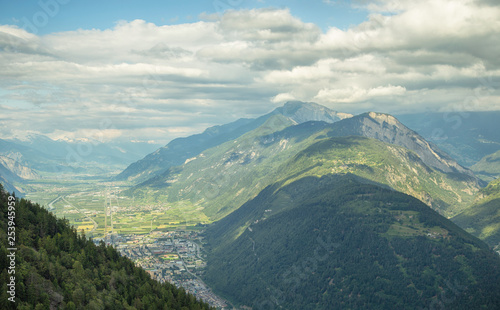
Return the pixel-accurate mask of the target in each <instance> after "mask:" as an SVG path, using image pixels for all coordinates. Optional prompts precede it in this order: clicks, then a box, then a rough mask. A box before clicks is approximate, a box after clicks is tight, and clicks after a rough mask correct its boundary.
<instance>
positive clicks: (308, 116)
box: [0, 101, 500, 309]
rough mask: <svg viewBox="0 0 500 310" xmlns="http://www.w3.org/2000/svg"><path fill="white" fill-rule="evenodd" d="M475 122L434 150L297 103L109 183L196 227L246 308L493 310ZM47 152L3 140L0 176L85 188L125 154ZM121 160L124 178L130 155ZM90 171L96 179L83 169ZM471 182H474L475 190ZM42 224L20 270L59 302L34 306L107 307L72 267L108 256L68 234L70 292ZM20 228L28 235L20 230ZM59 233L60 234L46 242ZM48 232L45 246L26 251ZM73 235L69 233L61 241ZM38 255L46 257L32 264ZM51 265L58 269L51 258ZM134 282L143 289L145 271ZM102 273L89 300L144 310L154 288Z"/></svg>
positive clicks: (497, 230)
mask: <svg viewBox="0 0 500 310" xmlns="http://www.w3.org/2000/svg"><path fill="white" fill-rule="evenodd" d="M471 115H472V114H471ZM477 115H479V114H477ZM477 115H476V116H477ZM476 116H470V118H469V120H471V121H472V120H475V121H474V122H471V123H473V124H474V125H471V124H468V125H465V123H464V125H463V126H458V127H457V128H455V130H458V131H460V130H462V131H464V132H466V133H465V134H464V137H465V138H466V139H465V140H464V141H460V140H459V139H456V138H454V137H455V136H453V134H456V133H454V132H453V131H446V130H445V129H441V130H443V131H444V133H445V134H446V135H448V136H443V133H442V132H441V131H440V127H439V126H441V127H443V126H444V124H443V123H441V125H440V124H439V122H438V120H439V118H432V117H430V118H429V120H427V123H426V124H427V125H426V126H427V127H425V128H422V131H423V132H425V133H426V134H427V135H429V133H430V135H431V137H432V139H428V140H426V138H424V137H425V135H424V134H422V135H421V133H420V129H419V130H417V131H414V130H412V129H410V128H409V127H407V126H406V125H405V124H406V123H407V122H408V123H410V125H408V126H410V127H411V128H414V129H415V128H416V127H418V126H420V125H419V124H418V122H417V123H415V119H419V117H417V116H415V118H414V119H413V118H412V119H411V120H406V121H404V122H400V120H399V117H398V118H396V117H394V116H391V115H388V114H384V113H377V112H367V113H363V114H359V115H355V116H354V115H350V114H346V113H340V112H336V111H333V110H331V109H328V108H326V107H323V106H321V105H318V104H315V103H310V102H309V103H305V102H297V101H295V102H289V103H286V104H285V105H284V106H282V107H280V108H277V109H275V110H273V111H272V112H270V113H268V114H266V115H263V116H261V117H258V118H255V119H239V120H237V121H235V122H233V123H230V124H226V125H221V126H214V127H211V128H208V129H207V130H205V131H204V132H203V133H200V134H197V135H193V136H190V137H186V138H179V139H175V140H172V141H171V142H170V143H168V144H167V145H166V146H164V147H161V148H159V149H157V150H156V151H154V152H153V153H150V154H149V155H146V156H145V157H144V158H143V159H141V160H139V161H137V162H134V163H132V164H130V165H129V166H128V167H127V168H126V169H125V170H123V171H122V172H121V173H119V174H118V175H117V176H116V177H114V178H113V180H114V181H125V182H124V183H122V184H130V183H133V184H135V185H134V186H132V187H130V188H129V189H128V190H126V191H125V192H122V194H126V195H130V196H132V197H133V199H134V201H135V202H136V203H137V204H138V205H141V204H148V205H157V204H162V205H168V208H167V209H168V210H169V211H166V212H174V211H176V210H174V209H178V210H177V211H181V212H177V213H176V214H181V215H180V216H184V217H185V218H186V219H188V218H189V219H190V220H191V221H190V223H195V224H206V226H207V229H206V232H205V237H206V242H207V244H205V250H206V252H207V254H208V266H207V269H206V273H205V274H204V276H203V278H204V279H205V280H206V282H207V283H209V284H210V286H211V287H212V288H213V289H214V290H215V292H216V293H218V294H220V295H221V296H223V297H224V298H226V299H227V300H229V301H230V302H231V303H232V304H233V305H235V306H236V307H238V308H245V309H248V308H251V309H429V308H437V307H439V308H449V309H497V308H500V293H499V292H500V281H498V280H499V279H500V258H499V257H498V255H497V253H495V251H493V250H492V249H491V248H494V247H498V244H499V243H500V239H499V234H500V226H499V223H500V214H499V213H498V210H499V205H500V202H499V201H500V200H499V199H500V186H499V182H498V180H493V181H491V180H490V179H492V178H494V177H495V174H494V169H491V168H490V167H494V165H495V164H496V162H497V161H496V157H495V156H496V155H495V154H494V152H497V151H498V150H495V143H496V142H495V141H496V140H495V139H496V137H495V135H494V134H492V133H489V134H487V133H488V132H489V131H488V130H489V129H485V128H483V127H481V126H480V125H481V121H480V120H481V118H478V117H479V116H477V117H476ZM405 117H408V116H402V118H403V119H404V118H405ZM440 117H444V116H443V115H441V116H440ZM475 117H476V118H475ZM486 119H487V120H489V119H490V118H486ZM422 120H424V119H422ZM412 121H413V123H412ZM403 123H405V124H403ZM445 123H446V122H445ZM482 124H483V125H484V126H486V127H488V126H494V125H492V124H490V123H488V122H487V121H485V122H482ZM417 125H418V126H417ZM473 126H477V128H476V127H473ZM474 128H476V129H474ZM490 129H491V128H490ZM438 134H441V136H440V137H441V138H442V139H441V140H440V139H438V138H437V137H438V136H439V135H438ZM444 138H446V139H444ZM43 139H44V138H43V137H38V138H35V137H33V138H31V142H30V141H20V140H19V141H5V140H0V146H1V148H0V150H1V153H0V175H1V176H6V177H8V179H9V181H11V182H13V183H11V184H14V185H16V184H22V182H26V180H28V179H30V178H31V179H32V178H39V177H44V176H45V175H47V174H48V175H50V173H51V172H49V171H48V170H47V167H50V166H52V167H53V165H54V164H56V165H57V164H58V165H61V169H68V168H69V169H73V172H75V170H74V169H82V170H81V171H79V172H78V173H87V174H91V173H95V172H96V171H99V169H101V168H99V167H103V166H104V167H105V168H104V169H105V171H104V170H103V171H104V172H109V171H112V170H115V169H116V168H117V167H119V166H120V164H117V165H112V166H110V167H106V163H107V162H113V161H114V160H115V158H114V157H113V156H114V155H113V154H118V153H116V150H117V149H116V148H115V146H116V145H107V146H101V147H102V148H101V147H97V146H96V148H95V149H94V152H90V154H88V156H85V160H80V161H78V160H77V162H78V163H77V164H76V165H75V164H74V165H66V164H67V162H66V164H65V163H64V160H67V159H68V158H67V157H68V156H70V157H71V156H73V157H71V158H73V159H77V158H78V157H77V156H79V155H81V154H79V153H76V154H75V153H68V147H73V150H74V149H75V147H78V145H77V144H65V143H66V142H63V141H47V140H43ZM429 140H432V141H429ZM36 141H38V142H39V143H37V142H36ZM468 143H472V144H471V145H474V146H475V147H477V148H478V150H476V151H477V154H471V155H467V154H466V153H467V152H468V150H469V146H467V145H468ZM461 145H462V146H461ZM443 149H445V150H443ZM64 150H66V151H64ZM448 150H452V151H453V152H450V153H451V155H449V154H448V153H447V151H448ZM142 151H143V152H145V151H146V150H145V149H144V150H142ZM37 153H38V155H37ZM125 153H126V154H128V155H126V156H129V155H130V154H131V152H125ZM68 154H72V155H68ZM117 156H118V155H117ZM120 156H121V157H120ZM120 156H119V157H120V160H122V161H121V165H122V166H123V163H124V162H125V161H126V160H125V157H126V156H125V155H123V154H122V155H120ZM455 156H458V158H460V159H459V161H458V162H457V161H456V160H455V159H454V158H455ZM460 156H461V157H460ZM131 157H133V156H131ZM61 160H62V161H61ZM90 163H97V165H95V166H96V167H90V168H89V167H88V166H89V165H90ZM490 164H491V166H490ZM470 166H472V168H473V170H471V169H469V168H467V167H470ZM60 171H61V170H60ZM103 171H101V172H99V173H103ZM474 171H476V172H477V171H481V172H482V174H481V177H482V179H479V178H478V177H477V176H476V174H475V173H474ZM488 173H489V174H488ZM105 175H106V176H107V175H109V174H108V173H106V174H105ZM488 178H490V179H488ZM106 181H109V179H106ZM486 181H491V182H490V183H489V185H487V183H486ZM486 185H487V186H486ZM4 199H5V197H4ZM23 203H24V206H26V201H23ZM35 209H36V208H35ZM33 210H34V209H33ZM36 210H38V209H36ZM25 211H26V214H31V213H33V212H34V211H29V208H28V209H26V210H25ZM35 213H40V211H39V210H38V211H36V212H35ZM2 214H3V213H2ZM40 214H42V213H40ZM30 216H31V215H30ZM28 217H29V216H28ZM41 217H42V218H44V220H43V221H39V222H37V223H36V225H38V226H36V227H35V225H31V226H29V225H28V226H29V229H30V230H34V231H37V233H36V234H35V233H32V234H30V233H24V234H23V238H24V239H26V242H27V243H26V242H25V244H27V246H26V249H24V250H23V255H24V256H23V257H27V259H28V260H30V262H33V265H35V266H37V267H36V268H32V269H33V271H36V273H37V274H39V276H37V281H38V280H40V281H39V282H40V283H45V284H44V285H45V286H44V287H46V288H50V289H49V292H48V293H47V294H48V297H47V296H45V295H43V296H44V297H43V298H42V297H40V298H42V299H40V298H38V297H37V298H38V299H40V300H38V299H36V298H32V299H33V300H35V299H36V302H39V303H43V304H46V303H47V302H48V303H51V302H53V303H55V302H59V303H60V304H62V302H61V298H59V297H58V294H61V292H62V293H64V294H66V295H67V296H66V295H65V297H64V302H65V303H66V302H68V301H69V300H71V301H72V302H73V303H79V304H80V305H90V303H91V302H92V303H93V305H94V306H96V307H98V306H99V301H97V300H94V299H92V298H87V299H85V298H84V297H83V298H82V296H87V295H85V294H86V292H87V291H89V292H90V291H92V288H91V287H92V285H91V284H89V283H90V282H89V281H90V280H89V279H88V278H83V277H82V275H83V273H82V272H81V268H80V266H79V265H78V264H77V263H76V262H77V261H78V262H80V261H81V263H82V265H83V266H84V267H89V266H92V265H93V264H94V265H95V264H100V265H104V266H108V267H111V268H113V266H114V265H113V264H110V263H109V262H107V261H106V260H105V259H104V258H105V257H107V256H108V257H111V258H113V259H114V255H115V254H113V253H114V252H112V250H111V249H105V248H104V247H102V248H98V249H95V248H92V247H90V245H89V244H90V243H85V241H84V238H82V237H76V233H73V235H72V236H71V238H73V239H74V241H73V243H74V244H81V245H82V246H84V251H83V252H82V251H80V250H78V251H80V252H78V251H76V252H74V253H73V252H71V253H68V254H69V255H74V256H73V257H74V258H73V260H72V261H71V264H69V263H67V262H63V267H64V268H66V269H69V270H70V271H69V274H72V275H74V276H80V279H82V280H83V281H84V282H85V283H86V284H85V286H80V287H78V288H79V290H76V289H77V287H76V286H74V287H72V288H71V287H66V286H61V285H59V283H61V282H60V281H62V278H63V277H62V276H61V275H60V274H58V273H57V272H55V273H53V274H52V273H51V271H50V270H52V269H53V270H56V269H57V268H59V267H57V268H56V267H54V268H52V269H50V268H49V271H46V270H45V269H43V265H44V264H48V262H49V261H50V260H51V259H49V256H47V255H45V256H44V254H43V253H48V254H49V255H56V256H58V255H59V256H61V257H63V256H64V257H68V255H67V254H57V253H59V252H58V251H59V249H63V250H64V251H66V252H67V250H68V249H67V246H66V243H65V242H63V240H62V239H61V236H58V235H57V234H55V235H54V234H50V233H49V232H53V231H54V229H55V230H57V229H62V230H64V229H66V228H64V229H63V228H61V227H62V226H61V225H62V222H57V221H56V222H54V220H53V219H49V218H47V216H46V215H41ZM450 219H451V221H450ZM21 220H22V221H24V222H25V224H26V223H29V222H30V221H26V217H22V219H21ZM452 221H453V222H452ZM32 222H33V223H35V221H32ZM53 222H54V223H55V224H54V225H55V226H54V225H52V226H54V227H56V228H54V227H50V226H51V225H49V224H50V223H53ZM180 222H183V221H182V220H181V221H180ZM184 222H185V223H187V222H188V221H187V220H186V221H184ZM47 225H48V226H47ZM4 226H5V225H3V226H2V231H4V230H5V229H4ZM63 226H64V225H63ZM62 230H61V231H62ZM39 233H40V234H42V235H49V236H48V237H49V238H46V239H43V238H42V239H40V240H36V242H34V241H33V240H31V239H30V238H35V237H29V236H37V235H38V234H39ZM69 235H71V233H69V232H66V236H64V238H66V239H67V238H69ZM27 236H28V237H27ZM64 238H63V239H64ZM75 238H76V239H75ZM52 239H53V240H52ZM480 239H482V240H480ZM51 240H52V241H51ZM54 240H55V242H54ZM483 240H484V241H483ZM30 242H31V243H30ZM485 242H486V243H485ZM33 249H34V251H35V252H37V253H42V254H40V255H39V254H33V253H34V252H33V251H32V250H33ZM495 250H497V251H498V250H499V249H498V248H495ZM44 251H45V252H44ZM77 252H78V253H80V254H78V255H76V254H75V253H77ZM88 253H95V254H96V255H87V254H88ZM75 255H76V256H75ZM98 258H99V261H97V259H98ZM23 259H24V258H23ZM52 260H53V261H55V262H58V260H57V259H56V258H55V256H54V257H53V259H52ZM61 261H62V260H61ZM0 262H1V261H0ZM120 264H122V265H126V266H128V265H127V263H126V262H121V263H120ZM38 267H40V268H38ZM108 267H106V268H108ZM126 268H129V267H126ZM122 270H123V268H122ZM130 270H132V269H130ZM92 272H94V273H95V270H94V271H92V270H89V271H86V274H90V273H92ZM130 272H133V273H134V275H135V277H136V278H135V279H139V280H141V281H142V280H144V279H143V278H142V275H141V274H140V272H138V271H130ZM108 274H109V276H110V277H111V280H112V279H115V280H114V282H113V281H111V280H110V281H111V282H110V283H114V284H113V285H111V284H110V285H111V286H112V287H113V288H114V289H111V291H107V290H105V288H107V286H105V285H104V284H105V283H104V282H106V281H107V280H102V279H108V278H106V277H104V278H103V277H102V276H103V275H102V273H97V274H95V275H96V276H97V277H98V279H99V281H98V283H97V282H96V283H97V284H95V286H96V288H97V286H99V294H101V295H102V296H105V297H106V302H107V305H111V303H113V302H115V301H113V300H120V302H121V303H122V304H127V305H132V304H134V307H136V306H137V307H139V308H140V307H141V306H140V305H141V303H140V302H144V301H142V300H139V301H138V300H137V298H139V296H145V295H148V294H147V293H148V289H147V288H148V287H153V286H154V285H153V284H141V286H140V287H139V286H137V285H135V284H134V285H135V286H134V285H131V286H128V287H127V288H125V287H123V286H122V287H120V288H119V289H117V288H118V287H119V284H120V283H122V284H123V282H124V281H125V280H124V279H126V272H123V271H121V270H120V271H117V270H114V271H109V272H108ZM45 275H50V277H52V278H50V281H52V282H51V283H52V284H49V283H48V282H46V281H45V280H43V279H42V278H43V277H44V276H45ZM54 279H55V282H54ZM64 281H69V280H68V277H66V278H65V280H64ZM125 282H126V281H125ZM103 283H104V284H103ZM142 283H145V282H142ZM154 287H155V290H156V291H155V292H156V293H155V294H160V295H162V294H163V295H162V297H161V298H163V299H161V300H164V301H166V300H172V299H171V298H167V299H165V295H164V294H167V295H168V293H166V292H164V293H158V292H160V291H161V290H163V289H164V288H163V289H162V288H159V287H156V286H154ZM38 288H41V286H38ZM116 290H120V292H122V293H123V296H122V295H120V294H118V295H117V294H116ZM167 290H170V288H167ZM4 291H5V290H4ZM42 291H43V290H39V293H40V292H42ZM75 291H77V292H76V293H75ZM82 291H83V295H82ZM67 292H70V293H67ZM40 294H41V293H40ZM175 294H176V293H174V295H175ZM70 295H71V296H70ZM30 296H31V295H30ZM33 296H35V295H33ZM40 296H42V295H40ZM89 296H90V295H89ZM148 296H150V295H148ZM169 296H170V295H169ZM176 296H181V297H180V299H181V303H182V302H183V303H191V304H192V305H193V306H194V307H195V308H200V307H199V306H198V305H195V304H196V301H195V300H192V298H186V297H182V293H179V294H178V295H176ZM136 297H137V298H136ZM47 298H48V299H47ZM158 298H159V297H158ZM158 298H156V299H155V296H154V294H153V296H150V297H148V299H147V302H148V303H153V304H157V305H158V304H161V301H160V299H158ZM177 305H180V303H177ZM109 307H111V306H109ZM142 307H144V304H142Z"/></svg>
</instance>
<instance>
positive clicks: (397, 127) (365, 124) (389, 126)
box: [332, 112, 474, 177]
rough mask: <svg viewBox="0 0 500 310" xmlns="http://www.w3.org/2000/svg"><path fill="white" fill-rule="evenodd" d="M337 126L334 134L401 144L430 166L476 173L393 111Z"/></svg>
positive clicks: (373, 113) (352, 120) (359, 117)
mask: <svg viewBox="0 0 500 310" xmlns="http://www.w3.org/2000/svg"><path fill="white" fill-rule="evenodd" d="M335 125H337V124H335ZM334 128H335V129H334V130H333V131H332V135H334V136H345V135H360V136H364V137H368V138H374V139H377V140H380V141H382V142H386V143H391V144H395V145H399V146H402V147H405V148H407V149H409V150H412V151H413V152H415V153H416V154H417V155H418V156H419V157H420V159H421V160H422V161H423V162H424V163H425V164H426V165H427V166H429V167H432V168H435V169H438V170H440V171H442V172H445V173H460V174H465V175H468V176H471V177H472V176H474V174H473V172H472V171H471V170H469V169H466V168H464V167H462V166H460V165H459V164H458V163H457V162H456V161H455V160H453V159H452V158H451V157H450V156H448V155H447V154H446V153H444V152H443V151H441V150H440V149H439V148H438V147H437V146H435V145H434V144H431V143H429V142H427V141H426V140H425V139H424V138H423V137H421V136H420V135H419V134H418V133H416V132H415V131H413V130H411V129H409V128H408V127H406V126H405V125H403V124H402V123H401V122H399V121H398V120H397V119H396V118H395V117H394V116H392V115H388V114H383V113H376V112H368V113H364V114H360V115H357V116H355V117H352V118H350V119H346V120H344V121H342V122H340V123H338V126H334Z"/></svg>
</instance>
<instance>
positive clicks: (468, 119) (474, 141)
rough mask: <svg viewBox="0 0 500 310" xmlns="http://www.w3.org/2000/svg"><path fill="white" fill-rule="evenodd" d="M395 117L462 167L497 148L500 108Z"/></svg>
mask: <svg viewBox="0 0 500 310" xmlns="http://www.w3.org/2000/svg"><path fill="white" fill-rule="evenodd" d="M396 116H397V118H398V119H399V120H400V121H401V122H403V123H404V124H405V125H406V126H408V127H409V128H411V129H413V130H415V131H417V132H418V133H419V134H420V135H422V136H423V137H424V138H425V139H426V140H427V141H429V142H432V143H435V144H436V145H437V146H439V148H440V149H442V150H443V151H445V152H446V153H448V154H450V155H451V156H452V157H453V158H454V159H455V160H456V161H457V162H458V163H460V164H461V165H463V166H465V167H470V166H472V165H474V164H476V163H477V162H479V161H480V160H481V159H482V158H483V157H485V156H487V155H489V154H493V153H495V152H497V151H499V150H500V135H499V134H498V133H499V132H500V122H499V121H498V120H499V119H500V111H451V112H435V113H432V112H429V113H416V114H402V115H396Z"/></svg>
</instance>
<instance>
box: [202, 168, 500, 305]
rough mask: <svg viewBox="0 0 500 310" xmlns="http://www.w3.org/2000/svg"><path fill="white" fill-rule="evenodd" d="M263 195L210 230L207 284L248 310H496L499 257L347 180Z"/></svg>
mask: <svg viewBox="0 0 500 310" xmlns="http://www.w3.org/2000/svg"><path fill="white" fill-rule="evenodd" d="M283 185H284V184H283V183H278V184H274V185H271V186H269V187H267V188H266V189H264V190H263V191H262V192H261V193H260V194H259V195H258V196H257V197H256V198H255V199H253V200H251V201H249V202H247V203H245V204H244V205H243V206H242V207H241V208H239V209H238V210H236V211H235V212H233V213H232V214H230V215H229V216H227V217H226V218H224V219H222V220H220V221H219V222H216V223H214V224H213V225H212V226H211V227H210V228H209V229H208V230H207V238H208V241H209V244H210V246H211V249H212V251H211V252H210V255H209V264H208V270H207V273H206V281H207V282H208V283H209V284H210V285H212V287H213V288H215V289H216V292H218V293H219V294H221V295H222V296H224V297H226V298H228V299H229V300H231V301H233V302H234V303H235V304H237V305H240V306H243V305H245V306H248V307H252V309H435V308H446V309H467V310H470V309H498V308H500V281H498V280H499V279H500V258H499V257H498V255H496V254H495V253H494V252H492V251H491V250H489V248H488V247H487V245H486V244H484V243H483V242H481V241H479V240H478V239H476V238H475V237H472V236H471V235H469V234H467V233H466V232H465V231H463V230H462V229H460V228H459V227H457V226H456V225H455V224H453V223H452V222H450V221H449V220H447V219H445V218H444V217H442V216H440V215H439V214H438V213H436V212H435V211H433V210H431V209H430V208H429V207H427V206H426V205H425V204H423V203H422V202H420V201H418V200H417V199H415V198H413V197H411V196H408V195H405V194H401V193H399V192H395V191H392V190H389V189H385V188H382V187H380V186H378V185H376V184H374V183H373V182H372V181H369V180H366V179H362V178H360V177H356V176H353V175H350V174H347V175H343V176H341V175H330V176H323V177H321V178H317V177H305V178H302V179H299V180H297V181H295V182H293V183H290V184H289V185H285V186H283Z"/></svg>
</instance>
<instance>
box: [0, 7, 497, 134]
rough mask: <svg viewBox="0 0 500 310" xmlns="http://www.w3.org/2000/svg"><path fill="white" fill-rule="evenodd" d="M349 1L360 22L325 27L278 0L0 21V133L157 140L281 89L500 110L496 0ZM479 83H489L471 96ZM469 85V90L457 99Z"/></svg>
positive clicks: (295, 94) (368, 105)
mask: <svg viewBox="0 0 500 310" xmlns="http://www.w3.org/2000/svg"><path fill="white" fill-rule="evenodd" d="M358 5H359V6H363V7H364V8H368V9H369V10H371V12H372V14H371V15H370V18H369V19H368V20H367V21H365V22H363V23H361V24H359V25H357V26H354V27H352V28H350V29H347V30H340V29H337V28H331V29H329V30H327V31H325V32H323V31H322V30H321V29H320V28H319V27H317V26H316V25H314V24H312V23H305V22H303V21H301V20H300V19H298V18H297V17H294V16H292V14H291V13H290V11H289V10H287V9H258V10H240V11H228V12H226V13H225V14H224V15H222V16H221V17H220V18H213V19H211V18H210V17H209V16H206V17H205V20H204V21H201V22H195V23H190V24H179V25H172V26H157V25H155V24H152V23H148V22H147V21H143V20H134V21H130V22H126V21H122V22H119V23H117V24H116V26H115V27H114V28H112V29H106V30H96V29H92V30H76V31H70V32H61V33H54V34H50V35H45V36H36V35H33V34H30V33H27V32H26V31H24V30H22V29H19V28H17V27H14V26H8V25H0V72H2V74H1V76H0V105H1V106H2V111H4V115H2V117H1V119H0V121H2V122H3V123H2V127H1V128H0V135H3V136H7V135H10V134H12V133H13V132H21V131H23V130H25V131H26V130H31V131H35V132H42V133H46V134H50V135H52V136H57V137H61V136H64V135H67V136H68V137H72V138H78V136H81V135H84V132H86V131H87V132H88V131H89V130H96V129H99V124H100V122H101V121H103V120H106V119H110V120H112V128H109V130H110V131H109V133H108V134H107V137H108V138H110V139H111V138H121V139H128V138H129V137H132V136H133V135H138V136H137V137H135V138H136V139H140V140H143V141H147V140H155V141H163V142H167V141H168V140H170V139H172V138H174V137H176V136H178V135H182V134H191V133H194V132H200V131H202V130H203V129H204V127H206V126H209V125H212V124H221V123H225V122H229V121H232V120H234V119H236V118H239V117H251V116H257V115H260V114H262V113H266V112H268V111H270V110H271V109H272V108H273V107H275V106H277V105H280V104H282V103H283V102H285V101H287V100H304V101H317V102H318V103H322V104H325V105H328V106H330V107H332V108H336V109H338V110H341V111H344V112H353V113H357V112H363V111H365V110H367V109H374V110H378V111H383V112H396V111H401V110H405V111H418V110H422V109H434V110H442V109H456V108H457V107H458V108H462V109H464V108H465V107H466V106H467V107H469V108H472V109H476V110H486V109H497V108H498V107H497V106H495V105H494V104H493V102H500V101H499V98H500V91H499V89H500V84H498V83H499V82H500V58H499V57H498V55H500V35H499V29H500V6H498V5H494V4H493V2H491V1H488V0H477V1H474V0H455V1H452V0H433V1H430V0H421V1H409V0H408V1H407V0H398V1H392V0H384V1H377V2H372V1H370V2H369V3H368V4H363V3H359V1H358ZM482 78H490V80H489V81H490V82H487V83H486V82H484V81H482V80H481V79H482ZM486 81H488V79H486ZM485 83H486V84H488V83H489V84H488V85H485ZM478 87H485V88H486V89H487V90H488V91H487V92H482V94H481V96H476V95H474V92H475V90H476V89H477V88H478ZM469 96H476V97H478V99H477V100H475V101H474V105H470V104H469V105H463V104H462V103H463V102H464V101H466V98H468V97H469ZM469 101H470V100H469Z"/></svg>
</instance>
